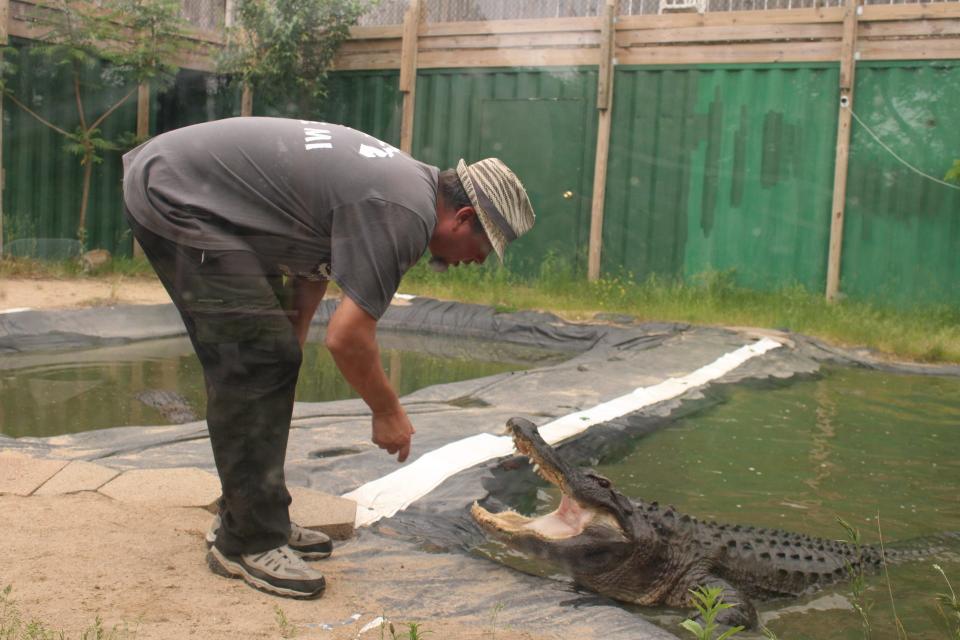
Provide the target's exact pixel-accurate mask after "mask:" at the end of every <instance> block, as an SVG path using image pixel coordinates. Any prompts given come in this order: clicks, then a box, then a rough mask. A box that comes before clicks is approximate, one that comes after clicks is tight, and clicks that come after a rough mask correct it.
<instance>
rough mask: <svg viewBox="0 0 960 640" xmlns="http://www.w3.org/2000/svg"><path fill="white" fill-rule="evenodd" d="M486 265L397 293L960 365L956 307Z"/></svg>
mask: <svg viewBox="0 0 960 640" xmlns="http://www.w3.org/2000/svg"><path fill="white" fill-rule="evenodd" d="M492 262H495V260H491V264H487V265H483V266H468V267H459V268H451V269H449V270H448V271H447V273H435V272H433V271H431V270H430V268H429V267H428V266H427V263H426V262H425V261H421V262H420V263H418V264H417V265H415V266H414V267H413V268H412V269H411V270H410V271H409V272H408V273H407V274H406V276H405V277H404V279H403V283H402V285H401V291H403V292H404V293H411V294H417V295H424V296H430V297H435V298H445V299H454V300H460V301H463V302H470V303H477V304H486V305H490V306H492V307H494V309H496V310H497V311H499V312H510V311H519V310H522V309H544V310H550V311H552V312H554V313H557V314H558V315H560V316H562V317H564V318H566V319H568V320H588V319H592V318H593V316H594V315H595V314H596V313H598V312H605V313H616V314H624V315H629V316H631V317H633V318H635V319H636V320H637V321H641V322H644V321H660V322H683V323H693V324H705V325H721V326H751V327H768V328H773V329H784V330H788V331H793V332H795V333H800V334H806V335H811V336H815V337H818V338H822V339H824V340H827V341H828V342H831V343H835V344H840V345H845V346H857V347H867V348H870V349H873V350H876V351H878V352H881V353H885V354H889V355H892V356H896V357H900V358H908V359H911V360H918V361H921V362H960V306H949V305H915V306H911V307H904V308H900V307H896V306H893V305H886V304H882V303H879V302H865V301H855V300H844V301H840V302H837V303H834V304H828V303H827V302H826V301H825V300H824V298H823V295H822V294H821V293H820V292H815V291H809V290H807V289H805V288H803V287H801V286H799V285H795V286H787V287H782V288H780V289H777V290H772V291H758V290H753V289H747V288H745V287H742V286H740V285H739V284H738V283H737V280H736V274H735V273H734V272H732V271H724V272H714V273H706V274H702V275H700V276H696V277H693V278H691V279H689V280H688V281H681V280H678V279H669V278H664V277H659V276H651V277H649V278H647V279H646V280H643V281H637V280H636V279H635V278H634V277H633V275H632V274H630V273H623V274H619V275H612V276H606V277H604V278H601V279H599V280H596V281H593V282H588V281H587V279H586V277H585V276H584V274H582V273H581V272H579V271H578V270H576V269H575V268H573V267H572V266H571V265H570V264H569V263H568V262H564V261H562V260H559V259H556V258H553V257H549V258H548V259H546V260H544V261H543V263H542V264H541V265H540V267H539V270H538V272H537V273H536V274H535V275H534V276H521V275H519V274H518V273H517V272H515V271H513V270H511V269H510V268H509V267H501V266H499V265H495V264H492ZM139 276H145V277H154V276H153V269H152V268H151V267H150V264H149V263H148V262H147V261H146V260H145V259H143V258H124V257H115V258H113V259H112V260H110V261H109V262H107V263H106V264H104V265H102V266H100V267H97V268H95V269H92V270H91V271H89V272H84V271H83V267H82V265H81V264H80V262H79V261H77V260H63V261H57V262H41V261H39V260H30V259H23V258H18V259H11V258H7V259H3V260H0V278H3V277H21V278H24V277H26V278H41V277H47V278H75V277H107V278H109V277H139ZM334 289H335V287H332V288H331V290H334Z"/></svg>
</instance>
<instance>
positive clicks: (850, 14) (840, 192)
mask: <svg viewBox="0 0 960 640" xmlns="http://www.w3.org/2000/svg"><path fill="white" fill-rule="evenodd" d="M858 5H859V0H847V4H846V7H845V9H846V14H845V15H844V17H843V45H842V47H841V49H840V112H839V115H838V117H837V150H836V161H835V163H834V171H833V203H832V205H831V208H830V249H829V254H828V256H827V287H826V298H827V300H828V301H830V302H833V301H835V300H836V299H837V295H838V294H839V292H840V263H841V258H842V255H841V254H842V251H843V218H844V210H845V208H846V202H847V170H848V167H849V160H850V125H851V121H852V112H853V87H854V79H855V76H856V71H857V66H856V60H855V52H856V49H857V9H858Z"/></svg>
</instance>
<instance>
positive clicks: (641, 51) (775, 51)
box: [616, 41, 840, 65]
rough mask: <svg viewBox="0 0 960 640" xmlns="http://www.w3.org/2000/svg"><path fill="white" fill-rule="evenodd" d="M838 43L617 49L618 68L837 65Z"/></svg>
mask: <svg viewBox="0 0 960 640" xmlns="http://www.w3.org/2000/svg"><path fill="white" fill-rule="evenodd" d="M839 55H840V42H839V41H820V42H782V43H763V44H738V45H736V46H730V45H725V44H716V45H698V46H676V47H669V46H664V47H631V48H629V49H617V54H616V58H617V62H618V64H621V65H624V64H710V63H717V64H734V63H767V62H824V61H836V60H837V58H838V57H839Z"/></svg>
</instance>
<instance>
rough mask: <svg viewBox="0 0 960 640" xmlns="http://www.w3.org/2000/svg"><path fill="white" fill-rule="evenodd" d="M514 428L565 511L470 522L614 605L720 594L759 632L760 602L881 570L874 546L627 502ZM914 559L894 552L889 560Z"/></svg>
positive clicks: (728, 619)
mask: <svg viewBox="0 0 960 640" xmlns="http://www.w3.org/2000/svg"><path fill="white" fill-rule="evenodd" d="M507 429H508V431H509V432H510V433H511V434H512V436H513V441H514V445H515V446H516V449H517V451H518V452H519V453H520V454H523V455H526V456H527V457H529V458H530V460H531V462H532V463H533V469H534V471H535V472H536V473H537V474H538V475H539V476H540V477H541V478H543V479H544V480H546V481H547V482H550V483H551V484H554V485H556V486H557V487H559V488H560V490H561V491H562V493H563V497H562V498H561V501H560V506H559V507H558V508H557V509H556V511H554V512H553V513H551V514H549V515H546V516H542V517H539V518H527V517H525V516H523V515H521V514H519V513H516V512H514V511H505V512H502V513H497V514H494V513H491V512H489V511H487V510H486V509H485V508H483V507H482V506H480V505H479V504H478V503H474V504H473V507H472V509H471V513H472V515H473V518H474V519H475V520H476V522H477V523H478V524H479V525H480V527H481V528H482V529H483V530H484V531H485V532H486V533H487V534H489V535H490V536H491V537H494V538H497V539H500V540H502V541H503V542H505V543H506V544H507V545H508V546H509V547H511V548H514V549H517V550H519V551H521V552H523V553H526V554H528V555H532V556H534V557H538V558H542V559H544V560H547V561H549V562H551V563H552V564H554V565H556V566H557V567H558V568H560V569H561V570H563V571H565V572H566V573H567V574H568V575H569V576H571V577H572V578H573V580H574V582H575V584H576V585H577V586H579V587H584V588H586V589H589V590H591V591H594V592H596V593H599V594H601V595H604V596H608V597H610V598H613V599H615V600H620V601H624V602H630V603H635V604H639V605H646V606H651V605H665V606H668V607H677V608H683V607H687V606H689V604H690V595H691V594H690V591H691V590H694V589H697V588H698V587H701V586H709V587H719V588H721V589H722V597H723V601H724V602H726V603H728V604H732V605H734V606H733V607H732V608H729V609H725V610H723V611H721V613H720V616H719V617H718V619H717V620H718V622H720V623H722V624H724V625H728V626H744V627H746V628H754V627H756V625H757V612H756V609H755V607H754V605H753V603H752V602H753V600H755V599H757V600H765V599H770V598H776V597H788V596H800V595H802V594H806V593H810V592H812V591H816V590H817V589H819V588H822V587H824V586H827V585H830V584H833V583H836V582H840V581H843V580H847V579H849V578H850V577H852V576H853V575H856V574H858V573H859V572H860V571H861V570H864V571H866V570H873V569H875V568H877V567H879V566H881V564H882V563H883V562H884V557H885V554H884V553H883V550H882V549H880V548H878V547H874V546H869V545H853V544H848V543H845V542H840V541H835V540H825V539H822V538H814V537H811V536H807V535H802V534H799V533H790V532H787V531H782V530H779V529H776V530H775V529H765V528H758V527H751V526H742V525H730V524H719V523H717V522H713V521H710V522H704V521H700V520H698V519H697V518H694V517H691V516H689V515H686V514H683V513H680V512H679V511H677V510H676V509H675V508H673V507H660V506H659V505H658V504H657V503H656V502H649V503H647V502H643V501H641V500H635V499H630V498H627V497H626V496H624V495H623V494H622V493H620V492H618V491H617V490H616V489H615V488H614V487H613V485H612V483H611V482H610V480H608V479H607V478H604V477H603V476H601V475H599V474H597V473H594V472H593V471H590V470H587V469H580V468H578V467H575V466H573V465H572V464H569V463H568V462H566V461H565V460H564V459H563V458H561V457H560V456H559V455H558V454H557V452H556V451H555V450H554V449H553V448H552V447H550V445H548V444H547V443H546V442H545V441H544V440H543V438H542V437H541V435H540V433H539V431H538V430H537V427H536V425H534V424H533V423H532V422H530V421H528V420H524V419H523V418H511V419H510V420H509V421H508V422H507ZM917 554H918V552H915V551H910V550H903V551H899V552H896V551H891V550H890V549H887V550H886V559H887V560H891V559H894V558H897V557H901V558H906V557H914V558H915V557H917Z"/></svg>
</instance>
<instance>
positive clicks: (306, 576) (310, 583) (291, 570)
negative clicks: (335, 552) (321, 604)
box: [207, 545, 327, 599]
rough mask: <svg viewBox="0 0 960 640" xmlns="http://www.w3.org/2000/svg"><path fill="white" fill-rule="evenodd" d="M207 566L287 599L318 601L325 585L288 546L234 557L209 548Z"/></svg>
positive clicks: (318, 574) (255, 587) (320, 577)
mask: <svg viewBox="0 0 960 640" xmlns="http://www.w3.org/2000/svg"><path fill="white" fill-rule="evenodd" d="M207 565H208V566H209V567H210V570H211V571H213V572H214V573H216V574H217V575H221V576H224V577H227V578H242V579H243V581H244V582H246V583H247V584H249V585H250V586H251V587H253V588H254V589H259V590H260V591H265V592H267V593H272V594H274V595H278V596H284V597H286V598H297V599H310V598H319V597H320V596H322V595H323V590H324V589H325V588H326V586H327V583H326V580H325V579H324V577H323V574H322V573H320V572H319V571H316V570H314V569H313V568H311V567H310V565H308V564H307V563H305V562H304V561H303V560H302V559H301V558H300V556H298V555H297V554H295V553H294V552H293V550H292V549H290V547H288V546H287V545H283V546H282V547H277V548H276V549H270V550H269V551H263V552H260V553H249V554H242V555H236V556H228V555H226V554H224V553H223V552H221V551H220V550H219V549H217V548H216V547H211V549H210V551H209V552H208V553H207Z"/></svg>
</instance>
